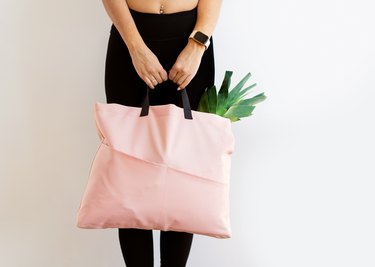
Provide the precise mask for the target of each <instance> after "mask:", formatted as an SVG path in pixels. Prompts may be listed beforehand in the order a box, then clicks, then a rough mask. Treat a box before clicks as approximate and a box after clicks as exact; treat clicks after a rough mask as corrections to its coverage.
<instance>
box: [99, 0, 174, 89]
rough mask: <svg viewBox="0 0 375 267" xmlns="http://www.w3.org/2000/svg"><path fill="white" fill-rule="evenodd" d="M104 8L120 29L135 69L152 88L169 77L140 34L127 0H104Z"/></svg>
mask: <svg viewBox="0 0 375 267" xmlns="http://www.w3.org/2000/svg"><path fill="white" fill-rule="evenodd" d="M102 1H103V5H104V8H105V10H106V12H107V14H108V16H109V17H110V19H111V20H112V22H113V24H114V25H115V27H116V29H117V30H118V31H119V33H120V35H121V37H122V39H123V40H124V42H125V44H126V46H127V47H128V50H129V53H130V55H131V57H132V61H133V65H134V68H135V70H136V71H137V73H138V75H139V76H140V77H141V79H142V80H143V81H144V82H145V83H146V84H147V85H148V86H149V87H150V88H152V89H154V85H156V84H157V83H153V82H152V80H154V79H156V81H157V82H158V83H162V82H163V81H166V80H167V79H168V74H167V72H166V71H165V70H164V69H163V66H162V65H161V64H160V62H159V60H158V58H157V57H156V55H155V54H154V53H153V52H152V51H151V50H150V49H149V48H148V47H147V46H146V44H145V43H144V41H143V39H142V37H141V35H140V34H139V32H138V30H137V27H136V25H135V22H134V20H133V18H132V16H131V14H130V11H129V7H128V4H127V2H126V1H125V0H102Z"/></svg>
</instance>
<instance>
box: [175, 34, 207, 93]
mask: <svg viewBox="0 0 375 267" xmlns="http://www.w3.org/2000/svg"><path fill="white" fill-rule="evenodd" d="M204 51H205V47H204V46H203V45H201V44H198V43H197V42H195V41H194V40H191V39H189V41H188V44H187V45H186V46H185V48H184V49H183V50H182V51H181V53H180V54H179V56H178V57H177V59H176V62H175V63H174V65H173V66H172V68H171V69H170V71H169V74H168V78H169V79H170V80H172V81H173V82H174V83H176V84H178V88H177V90H181V89H184V88H185V87H186V86H187V85H188V84H189V83H190V81H191V80H192V79H193V78H194V76H195V74H196V73H197V71H198V69H199V66H200V63H201V59H202V56H203V54H204Z"/></svg>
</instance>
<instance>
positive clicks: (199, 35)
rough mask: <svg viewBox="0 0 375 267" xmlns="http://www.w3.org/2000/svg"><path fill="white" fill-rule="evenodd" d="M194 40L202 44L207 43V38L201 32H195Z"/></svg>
mask: <svg viewBox="0 0 375 267" xmlns="http://www.w3.org/2000/svg"><path fill="white" fill-rule="evenodd" d="M194 38H195V39H197V40H198V41H199V42H201V43H202V44H205V43H206V42H207V41H208V36H207V35H205V34H204V33H202V32H196V33H195V35H194Z"/></svg>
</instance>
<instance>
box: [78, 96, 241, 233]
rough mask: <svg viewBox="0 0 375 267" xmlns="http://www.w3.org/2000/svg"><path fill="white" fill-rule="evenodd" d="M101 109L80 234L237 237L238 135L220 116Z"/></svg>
mask: <svg viewBox="0 0 375 267" xmlns="http://www.w3.org/2000/svg"><path fill="white" fill-rule="evenodd" d="M140 112H141V108H140V107H131V106H124V105H120V104H114V103H112V104H103V103H98V102H97V103H96V104H95V109H94V115H95V121H96V126H97V130H98V134H99V137H100V140H101V143H100V145H99V148H98V150H97V152H96V155H95V157H94V160H93V162H92V166H91V170H90V174H89V179H88V183H87V186H86V189H85V192H84V194H83V197H82V200H81V204H80V207H79V209H78V214H77V226H78V227H80V228H91V229H94V228H140V229H154V230H164V231H167V230H173V231H183V232H190V233H195V234H202V235H207V236H212V237H216V238H229V237H231V227H230V214H229V187H230V183H229V182H230V166H231V155H232V153H233V149H234V143H235V142H234V135H233V133H232V129H231V121H230V120H229V119H227V118H223V117H221V116H219V115H216V114H211V113H205V112H199V111H194V110H192V116H193V119H192V120H191V119H185V118H184V113H183V109H182V108H180V107H178V106H176V105H174V104H166V105H154V106H150V107H149V114H148V115H147V116H144V117H140Z"/></svg>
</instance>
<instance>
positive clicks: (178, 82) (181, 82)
mask: <svg viewBox="0 0 375 267" xmlns="http://www.w3.org/2000/svg"><path fill="white" fill-rule="evenodd" d="M188 77H189V75H188V74H185V75H182V76H181V77H180V78H179V79H178V80H177V82H176V83H177V84H178V86H179V88H183V87H182V84H183V83H184V81H185V80H186V79H187V78H188Z"/></svg>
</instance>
